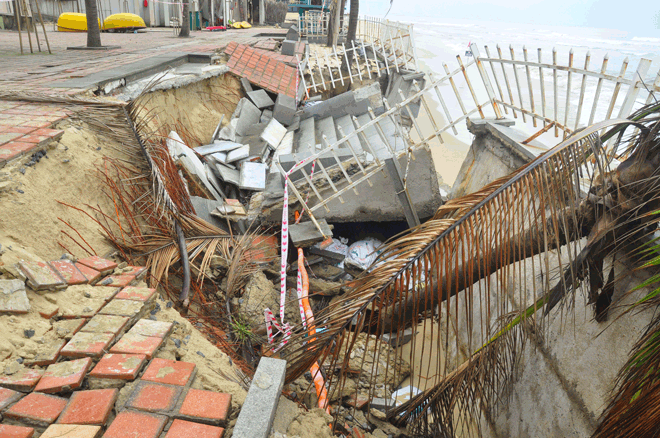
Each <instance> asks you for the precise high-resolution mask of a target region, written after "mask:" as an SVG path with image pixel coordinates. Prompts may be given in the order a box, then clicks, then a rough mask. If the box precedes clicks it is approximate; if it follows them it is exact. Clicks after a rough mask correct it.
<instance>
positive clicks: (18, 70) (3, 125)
mask: <svg viewBox="0 0 660 438" xmlns="http://www.w3.org/2000/svg"><path fill="white" fill-rule="evenodd" d="M48 28H52V26H47V29H48ZM263 32H267V33H281V34H282V36H284V35H286V31H285V30H278V29H274V28H258V27H253V28H251V29H242V30H228V31H226V32H202V31H198V32H191V35H192V37H191V38H185V39H183V38H178V37H175V36H174V35H173V33H172V31H171V30H169V29H162V28H159V29H149V30H148V31H147V32H146V33H137V34H133V33H126V34H121V33H103V34H102V35H101V41H102V43H103V45H107V46H120V48H118V49H112V50H101V51H90V50H67V47H75V46H84V45H85V44H86V38H87V35H86V34H85V33H74V32H52V31H49V32H48V41H49V42H50V47H51V50H52V51H53V54H52V55H51V54H49V53H48V50H47V49H46V44H45V41H44V40H43V38H41V46H42V52H41V53H39V52H38V51H37V48H36V42H35V41H34V35H32V36H33V44H34V48H35V52H36V53H34V54H31V53H29V45H28V41H27V34H26V33H25V32H23V33H22V37H23V49H24V52H25V53H26V54H24V55H21V54H20V47H19V41H18V32H14V31H5V30H0V62H2V63H3V64H4V65H9V66H11V68H9V69H4V71H3V74H2V75H1V77H0V91H2V90H5V91H31V92H44V93H48V94H67V95H72V94H78V93H81V92H84V91H85V90H82V89H79V88H74V89H63V88H53V87H52V86H51V85H52V84H55V83H58V82H62V81H64V80H70V79H75V78H84V77H86V76H88V75H91V74H93V73H98V72H101V71H104V70H107V69H110V68H116V67H118V66H122V65H126V64H130V63H134V62H138V61H140V60H144V59H146V58H150V57H153V56H158V55H163V54H166V53H171V52H187V53H214V52H221V51H222V50H223V49H224V48H225V47H226V46H227V44H229V43H230V42H232V41H236V42H240V43H246V44H251V43H254V42H256V41H259V40H260V39H261V38H260V37H257V36H256V35H258V34H260V33H263ZM67 116H68V112H67V111H66V109H65V108H64V107H63V106H60V105H53V104H33V103H27V102H16V101H2V100H0V168H2V167H4V165H5V164H6V163H7V162H9V161H11V160H15V159H17V158H20V157H21V156H23V155H26V154H32V153H34V152H36V151H37V150H38V149H39V148H40V147H43V146H44V145H46V144H48V143H49V142H51V141H53V140H57V139H58V138H59V137H61V135H62V131H58V130H53V129H49V128H51V126H52V125H53V124H54V123H56V122H58V121H59V120H61V119H62V118H65V117H67ZM114 280H115V281H116V282H117V285H122V283H121V281H123V280H125V279H124V278H117V279H114Z"/></svg>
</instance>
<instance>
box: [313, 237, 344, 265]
mask: <svg viewBox="0 0 660 438" xmlns="http://www.w3.org/2000/svg"><path fill="white" fill-rule="evenodd" d="M331 240H332V243H330V245H327V246H325V248H323V249H322V248H321V243H323V242H321V243H319V244H316V245H314V246H312V247H311V248H309V252H310V253H312V254H318V255H320V256H323V257H325V258H328V259H331V260H333V261H336V262H338V263H341V262H343V261H344V259H345V258H346V255H348V245H346V244H345V243H343V242H342V241H341V240H339V239H331Z"/></svg>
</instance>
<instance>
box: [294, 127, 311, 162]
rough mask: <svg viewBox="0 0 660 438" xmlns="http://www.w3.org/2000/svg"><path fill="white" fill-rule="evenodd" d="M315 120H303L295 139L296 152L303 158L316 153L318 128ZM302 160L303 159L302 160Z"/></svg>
mask: <svg viewBox="0 0 660 438" xmlns="http://www.w3.org/2000/svg"><path fill="white" fill-rule="evenodd" d="M315 125H316V124H315V122H314V118H313V117H310V118H309V119H305V120H302V121H301V122H300V128H299V129H298V131H297V132H296V135H295V139H294V152H295V154H296V155H298V156H301V157H302V158H304V157H307V156H309V155H311V154H312V153H314V152H316V126H315ZM302 158H301V159H302Z"/></svg>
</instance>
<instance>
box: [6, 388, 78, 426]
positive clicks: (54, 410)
mask: <svg viewBox="0 0 660 438" xmlns="http://www.w3.org/2000/svg"><path fill="white" fill-rule="evenodd" d="M66 403H67V401H66V399H65V398H62V397H56V396H54V395H48V394H41V393H38V392H33V393H30V394H28V395H26V396H25V397H23V398H22V399H21V400H20V401H19V402H18V403H16V404H15V405H14V406H12V407H11V408H9V409H7V411H5V413H4V415H5V416H6V417H9V418H13V419H15V420H21V421H25V422H27V423H29V424H36V425H41V426H47V425H49V424H51V423H54V422H55V420H56V419H57V417H59V415H60V413H61V412H62V410H63V409H64V407H65V406H66Z"/></svg>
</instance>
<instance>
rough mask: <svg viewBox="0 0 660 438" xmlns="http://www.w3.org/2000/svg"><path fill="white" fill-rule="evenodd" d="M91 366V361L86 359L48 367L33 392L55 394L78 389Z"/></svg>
mask: <svg viewBox="0 0 660 438" xmlns="http://www.w3.org/2000/svg"><path fill="white" fill-rule="evenodd" d="M91 364H92V359H90V358H89V357H86V358H84V359H76V360H71V361H67V362H58V363H55V364H52V365H49V366H48V368H47V369H46V372H45V373H44V376H43V377H42V378H41V380H40V381H39V383H38V384H37V387H36V388H34V390H35V391H40V392H46V393H55V392H61V391H71V390H73V389H76V388H78V387H80V385H81V383H82V381H83V379H84V378H85V373H86V372H87V370H88V369H89V367H90V365H91Z"/></svg>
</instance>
